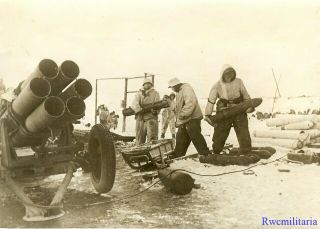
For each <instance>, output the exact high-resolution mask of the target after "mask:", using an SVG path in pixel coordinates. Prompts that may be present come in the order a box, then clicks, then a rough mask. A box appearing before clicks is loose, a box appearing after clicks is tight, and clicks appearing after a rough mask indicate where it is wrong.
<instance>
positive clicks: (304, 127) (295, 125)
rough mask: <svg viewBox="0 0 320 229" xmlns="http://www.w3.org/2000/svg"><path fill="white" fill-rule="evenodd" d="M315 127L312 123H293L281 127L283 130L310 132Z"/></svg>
mask: <svg viewBox="0 0 320 229" xmlns="http://www.w3.org/2000/svg"><path fill="white" fill-rule="evenodd" d="M313 126H314V123H313V122H311V121H303V122H297V123H291V124H288V125H285V126H283V127H281V129H282V130H309V129H311V128H312V127H313Z"/></svg>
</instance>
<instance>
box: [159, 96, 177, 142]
mask: <svg viewBox="0 0 320 229" xmlns="http://www.w3.org/2000/svg"><path fill="white" fill-rule="evenodd" d="M175 97H176V95H175V94H174V93H171V94H170V96H168V95H165V96H164V98H163V99H164V100H167V101H168V102H169V105H170V106H169V107H168V108H165V109H163V111H162V131H161V138H165V134H166V132H167V129H168V126H169V127H170V132H171V135H172V138H176V127H175V119H176V115H175V107H176V103H175V101H174V99H175Z"/></svg>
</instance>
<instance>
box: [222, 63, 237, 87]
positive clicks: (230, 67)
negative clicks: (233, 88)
mask: <svg viewBox="0 0 320 229" xmlns="http://www.w3.org/2000/svg"><path fill="white" fill-rule="evenodd" d="M227 70H233V71H234V75H235V77H234V79H232V81H234V80H235V78H236V77H237V72H236V70H234V68H233V67H232V66H231V65H228V64H227V65H224V66H223V68H222V70H221V81H222V82H223V83H225V81H224V78H223V74H224V73H225V72H226V71H227Z"/></svg>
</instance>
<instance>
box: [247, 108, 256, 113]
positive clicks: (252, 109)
mask: <svg viewBox="0 0 320 229" xmlns="http://www.w3.org/2000/svg"><path fill="white" fill-rule="evenodd" d="M254 111H255V109H254V107H249V108H248V109H247V110H246V113H252V112H254Z"/></svg>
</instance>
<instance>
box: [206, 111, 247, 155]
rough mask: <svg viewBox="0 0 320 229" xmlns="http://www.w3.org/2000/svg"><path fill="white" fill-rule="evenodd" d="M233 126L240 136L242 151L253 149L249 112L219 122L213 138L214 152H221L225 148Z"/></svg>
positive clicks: (238, 136)
mask: <svg viewBox="0 0 320 229" xmlns="http://www.w3.org/2000/svg"><path fill="white" fill-rule="evenodd" d="M232 126H233V127H234V130H235V132H236V135H237V138H238V142H239V146H240V151H241V152H242V153H246V152H248V151H250V150H251V137H250V132H249V127H248V118H247V114H239V115H237V116H235V117H234V118H230V119H228V120H225V121H222V122H219V123H218V124H217V126H216V127H215V128H214V133H213V138H212V141H213V145H212V149H213V152H214V153H220V152H221V151H222V150H223V147H224V145H225V143H226V140H227V138H228V136H229V133H230V130H231V127H232Z"/></svg>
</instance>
